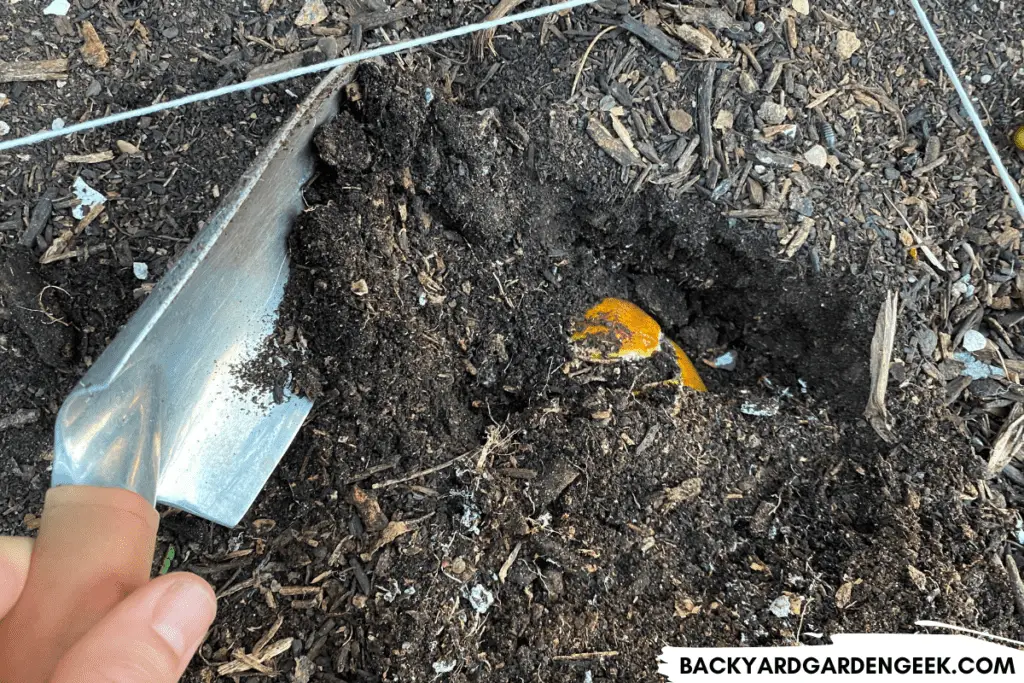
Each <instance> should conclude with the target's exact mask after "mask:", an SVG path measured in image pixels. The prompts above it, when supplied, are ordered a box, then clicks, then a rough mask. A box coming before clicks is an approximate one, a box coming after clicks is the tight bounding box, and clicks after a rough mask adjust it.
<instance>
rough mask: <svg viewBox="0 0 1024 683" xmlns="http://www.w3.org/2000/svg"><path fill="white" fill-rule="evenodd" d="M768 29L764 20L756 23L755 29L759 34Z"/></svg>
mask: <svg viewBox="0 0 1024 683" xmlns="http://www.w3.org/2000/svg"><path fill="white" fill-rule="evenodd" d="M767 30H768V27H767V26H765V25H764V22H763V21H759V22H757V23H756V24H754V31H756V32H757V33H758V34H762V33H764V32H765V31H767Z"/></svg>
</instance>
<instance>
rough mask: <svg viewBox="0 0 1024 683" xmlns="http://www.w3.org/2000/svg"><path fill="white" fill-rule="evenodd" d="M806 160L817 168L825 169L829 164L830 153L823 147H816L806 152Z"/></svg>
mask: <svg viewBox="0 0 1024 683" xmlns="http://www.w3.org/2000/svg"><path fill="white" fill-rule="evenodd" d="M804 160H806V161H807V163H809V164H810V165H811V166H814V167H816V168H825V165H826V164H827V163H828V151H826V150H825V148H824V147H822V146H821V145H815V146H814V147H811V148H810V149H809V150H807V151H806V152H804Z"/></svg>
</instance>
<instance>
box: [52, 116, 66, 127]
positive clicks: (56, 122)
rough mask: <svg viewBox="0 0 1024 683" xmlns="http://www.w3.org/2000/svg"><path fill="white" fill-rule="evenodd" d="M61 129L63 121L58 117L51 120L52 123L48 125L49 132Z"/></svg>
mask: <svg viewBox="0 0 1024 683" xmlns="http://www.w3.org/2000/svg"><path fill="white" fill-rule="evenodd" d="M62 128H64V119H62V118H60V117H59V116H58V117H57V118H55V119H54V120H53V123H51V124H50V130H61V129H62Z"/></svg>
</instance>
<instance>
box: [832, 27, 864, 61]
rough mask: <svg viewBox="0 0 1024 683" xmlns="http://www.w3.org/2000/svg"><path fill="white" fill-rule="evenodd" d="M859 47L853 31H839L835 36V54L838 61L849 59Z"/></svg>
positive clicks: (858, 39)
mask: <svg viewBox="0 0 1024 683" xmlns="http://www.w3.org/2000/svg"><path fill="white" fill-rule="evenodd" d="M860 46H861V42H860V38H858V37H857V34H856V33H854V32H853V31H840V32H839V33H837V34H836V54H837V55H839V58H840V59H849V58H850V57H852V56H853V53H854V52H856V51H857V50H859V49H860Z"/></svg>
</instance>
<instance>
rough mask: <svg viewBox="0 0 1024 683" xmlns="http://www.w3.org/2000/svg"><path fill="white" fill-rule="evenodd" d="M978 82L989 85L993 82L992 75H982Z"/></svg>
mask: <svg viewBox="0 0 1024 683" xmlns="http://www.w3.org/2000/svg"><path fill="white" fill-rule="evenodd" d="M978 80H980V81H981V84H982V85H988V84H989V83H991V82H992V74H982V75H981V78H980V79H978Z"/></svg>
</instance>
